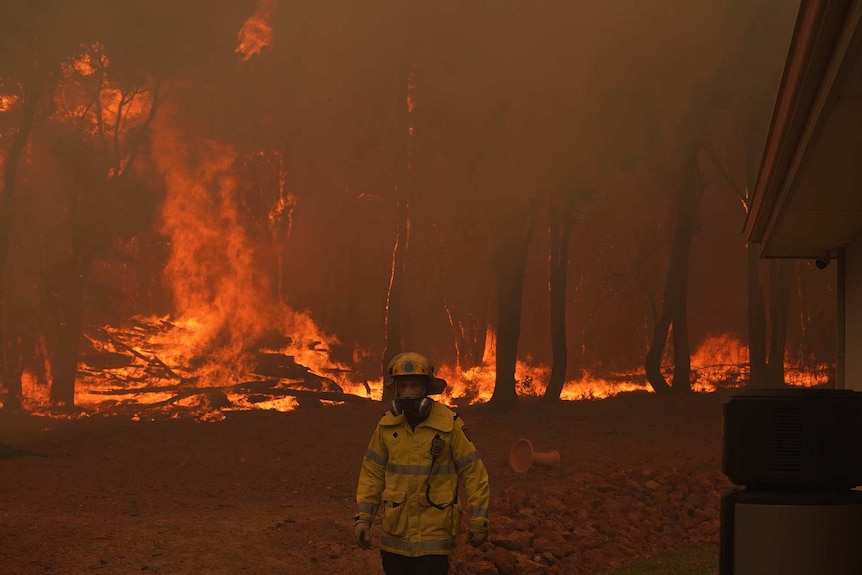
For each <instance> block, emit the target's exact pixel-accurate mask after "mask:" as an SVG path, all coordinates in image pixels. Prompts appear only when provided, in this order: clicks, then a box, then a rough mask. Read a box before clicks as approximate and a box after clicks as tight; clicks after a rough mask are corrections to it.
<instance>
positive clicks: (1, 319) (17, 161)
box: [0, 81, 42, 407]
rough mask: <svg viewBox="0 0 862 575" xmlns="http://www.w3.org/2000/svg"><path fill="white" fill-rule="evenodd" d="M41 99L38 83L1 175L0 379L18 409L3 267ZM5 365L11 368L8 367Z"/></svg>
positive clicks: (14, 346)
mask: <svg viewBox="0 0 862 575" xmlns="http://www.w3.org/2000/svg"><path fill="white" fill-rule="evenodd" d="M41 95H42V82H41V81H37V82H36V83H35V84H34V87H33V89H32V90H31V91H30V93H29V94H27V98H26V100H25V102H24V108H23V116H22V119H21V128H20V129H19V130H18V133H17V134H15V136H14V137H13V138H12V144H11V145H10V146H9V153H8V156H7V157H6V165H5V171H4V173H3V194H2V195H0V377H3V380H4V381H3V382H2V383H3V384H4V386H5V387H6V390H7V391H8V393H9V399H7V400H6V405H7V406H9V407H16V406H18V407H20V405H21V399H22V397H21V394H22V390H21V372H20V370H19V369H17V367H16V366H17V364H18V363H20V357H19V355H20V351H19V348H18V345H17V344H15V341H17V339H18V336H17V334H15V333H14V330H13V329H12V328H11V327H10V326H9V325H8V324H7V321H6V317H5V311H6V309H7V307H8V306H9V305H10V304H8V303H7V301H6V295H7V294H6V290H5V287H6V266H7V260H8V256H9V246H10V245H11V241H12V229H13V227H14V224H15V215H16V214H15V212H16V200H17V196H18V189H17V186H18V170H19V168H20V166H21V159H22V158H23V156H24V151H25V150H26V149H27V142H28V141H29V139H30V132H31V131H32V129H33V124H34V122H35V118H36V108H37V106H38V103H39V99H40V98H41ZM7 362H12V365H8V366H7Z"/></svg>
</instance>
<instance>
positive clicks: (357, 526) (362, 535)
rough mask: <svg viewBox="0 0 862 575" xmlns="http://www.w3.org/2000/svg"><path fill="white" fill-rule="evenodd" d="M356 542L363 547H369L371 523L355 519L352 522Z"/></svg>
mask: <svg viewBox="0 0 862 575" xmlns="http://www.w3.org/2000/svg"><path fill="white" fill-rule="evenodd" d="M353 532H354V533H355V534H356V542H357V543H359V546H360V547H362V548H363V549H371V525H370V524H369V523H368V522H367V521H357V522H356V523H354V524H353Z"/></svg>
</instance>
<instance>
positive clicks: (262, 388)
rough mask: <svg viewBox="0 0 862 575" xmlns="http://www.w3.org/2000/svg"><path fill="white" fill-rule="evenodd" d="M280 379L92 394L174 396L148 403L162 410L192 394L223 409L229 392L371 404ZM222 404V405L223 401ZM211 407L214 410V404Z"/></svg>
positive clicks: (256, 396) (264, 398) (268, 398)
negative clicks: (281, 382)
mask: <svg viewBox="0 0 862 575" xmlns="http://www.w3.org/2000/svg"><path fill="white" fill-rule="evenodd" d="M278 385H279V380H277V379H265V380H256V381H244V382H242V383H235V384H233V385H226V386H208V387H189V386H185V385H155V386H148V387H139V388H135V389H103V390H94V391H93V392H92V393H93V394H95V395H104V396H123V395H141V394H148V393H173V394H174V395H173V396H172V397H170V398H168V399H165V400H163V401H159V402H156V403H151V404H147V405H148V406H149V407H163V406H167V405H173V404H176V403H177V402H178V401H181V400H183V399H187V398H189V397H192V396H194V395H207V396H208V397H209V399H210V400H211V401H214V402H215V403H219V401H218V400H219V398H220V397H222V396H223V398H224V401H227V402H228V403H227V404H226V405H224V407H229V406H230V402H229V401H228V398H227V394H228V393H239V394H243V395H245V396H246V397H248V398H249V401H252V399H253V401H252V402H253V403H262V402H264V401H271V400H272V399H273V398H276V397H285V396H293V397H296V398H297V399H305V400H312V401H314V400H324V401H338V402H347V403H367V402H369V401H373V400H372V399H370V398H366V397H361V396H358V395H353V394H351V393H344V392H331V391H313V390H308V389H292V388H288V387H277V386H278ZM222 403H223V402H222ZM213 407H216V406H215V405H214V406H213Z"/></svg>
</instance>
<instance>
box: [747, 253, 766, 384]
mask: <svg viewBox="0 0 862 575" xmlns="http://www.w3.org/2000/svg"><path fill="white" fill-rule="evenodd" d="M747 264H748V282H747V286H748V365H749V368H748V370H749V371H748V373H749V375H748V385H749V387H754V388H758V387H766V386H767V379H766V306H765V304H764V301H763V287H762V286H761V285H760V260H759V258H758V255H757V244H752V243H749V244H748V262H747Z"/></svg>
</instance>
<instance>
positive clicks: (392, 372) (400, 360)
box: [386, 351, 434, 383]
mask: <svg viewBox="0 0 862 575" xmlns="http://www.w3.org/2000/svg"><path fill="white" fill-rule="evenodd" d="M386 374H387V375H388V376H389V378H388V380H389V383H392V378H393V377H397V376H399V375H426V376H428V377H434V366H433V365H431V362H430V361H428V358H427V357H425V356H424V355H422V354H421V353H416V352H414V351H408V352H406V353H399V354H398V355H396V356H395V357H393V358H392V360H391V361H390V362H389V367H387V368H386Z"/></svg>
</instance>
